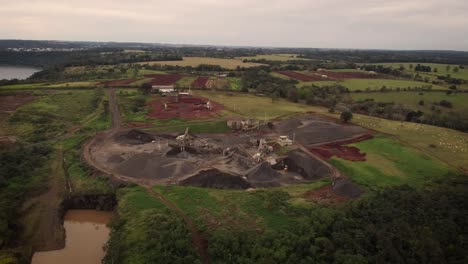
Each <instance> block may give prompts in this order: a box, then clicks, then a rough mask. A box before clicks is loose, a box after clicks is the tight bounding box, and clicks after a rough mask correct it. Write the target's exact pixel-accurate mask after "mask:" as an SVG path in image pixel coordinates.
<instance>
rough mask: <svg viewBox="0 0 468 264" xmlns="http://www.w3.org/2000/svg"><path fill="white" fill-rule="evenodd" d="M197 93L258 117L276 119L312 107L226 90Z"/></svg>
mask: <svg viewBox="0 0 468 264" xmlns="http://www.w3.org/2000/svg"><path fill="white" fill-rule="evenodd" d="M195 93H196V94H197V95H200V96H203V97H205V98H208V99H210V100H212V101H215V102H218V103H220V104H222V105H224V108H225V110H228V111H230V112H233V113H236V114H239V115H243V116H246V117H251V118H257V119H264V118H266V119H267V120H269V119H274V118H277V117H282V116H286V115H291V114H296V113H305V112H308V111H311V110H312V108H311V107H309V106H307V105H303V104H296V103H292V102H289V101H286V100H283V99H278V100H277V101H275V102H272V100H271V98H269V97H259V96H255V95H250V94H229V93H226V92H211V91H196V92H195Z"/></svg>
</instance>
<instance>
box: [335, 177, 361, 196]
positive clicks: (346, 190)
mask: <svg viewBox="0 0 468 264" xmlns="http://www.w3.org/2000/svg"><path fill="white" fill-rule="evenodd" d="M331 191H332V193H334V194H337V195H339V196H343V197H348V198H357V197H359V196H360V195H361V194H362V193H364V191H363V190H362V189H361V187H359V186H358V185H357V184H355V183H353V182H351V181H350V180H347V179H344V180H339V181H337V182H335V184H334V185H333V188H332V190H331Z"/></svg>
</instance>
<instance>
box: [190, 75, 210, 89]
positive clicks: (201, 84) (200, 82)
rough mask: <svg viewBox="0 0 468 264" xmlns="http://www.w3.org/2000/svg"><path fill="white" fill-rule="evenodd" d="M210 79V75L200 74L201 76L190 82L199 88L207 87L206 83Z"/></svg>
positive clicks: (192, 85)
mask: <svg viewBox="0 0 468 264" xmlns="http://www.w3.org/2000/svg"><path fill="white" fill-rule="evenodd" d="M209 79H210V78H209V77H205V76H200V77H198V78H196V79H195V80H194V81H193V82H192V83H191V84H190V86H191V87H193V88H198V89H201V88H205V87H206V83H207V82H208V80H209Z"/></svg>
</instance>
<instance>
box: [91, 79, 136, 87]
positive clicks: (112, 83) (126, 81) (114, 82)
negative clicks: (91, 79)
mask: <svg viewBox="0 0 468 264" xmlns="http://www.w3.org/2000/svg"><path fill="white" fill-rule="evenodd" d="M136 81H137V79H123V80H112V81H103V82H100V83H99V84H101V85H106V86H123V85H129V84H131V83H132V82H136Z"/></svg>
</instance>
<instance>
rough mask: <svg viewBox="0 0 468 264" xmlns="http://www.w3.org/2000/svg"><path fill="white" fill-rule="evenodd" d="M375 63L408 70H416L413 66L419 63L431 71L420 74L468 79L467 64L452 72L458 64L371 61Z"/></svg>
mask: <svg viewBox="0 0 468 264" xmlns="http://www.w3.org/2000/svg"><path fill="white" fill-rule="evenodd" d="M373 64H375V65H384V66H391V67H394V68H399V67H400V66H402V65H403V67H405V70H406V71H409V72H413V73H414V72H416V71H415V70H414V66H416V65H418V64H421V65H422V66H430V67H431V69H432V72H419V74H421V75H423V74H424V75H432V76H438V75H443V76H446V75H447V74H450V76H452V77H454V78H458V79H463V80H468V66H467V65H465V69H459V71H458V72H454V71H453V69H454V68H455V67H459V66H460V65H453V64H438V63H418V62H403V63H399V62H395V63H373ZM410 64H412V65H413V69H410ZM447 66H450V70H449V71H447ZM434 69H437V72H434Z"/></svg>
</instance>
